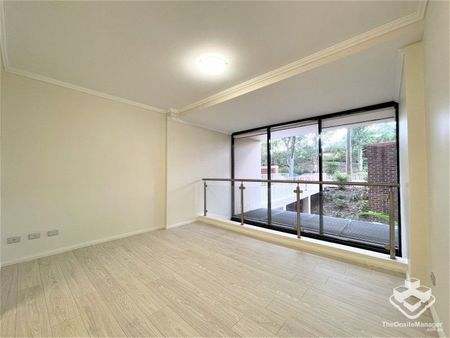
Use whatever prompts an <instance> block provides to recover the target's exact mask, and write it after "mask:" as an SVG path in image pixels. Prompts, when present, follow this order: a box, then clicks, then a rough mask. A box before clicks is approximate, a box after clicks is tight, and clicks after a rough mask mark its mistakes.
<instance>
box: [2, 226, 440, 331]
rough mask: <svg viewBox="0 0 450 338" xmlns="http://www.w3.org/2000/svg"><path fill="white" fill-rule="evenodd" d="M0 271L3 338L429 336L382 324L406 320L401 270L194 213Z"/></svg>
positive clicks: (412, 329)
mask: <svg viewBox="0 0 450 338" xmlns="http://www.w3.org/2000/svg"><path fill="white" fill-rule="evenodd" d="M0 275H1V276H0V277H1V321H0V324H1V327H0V329H1V330H0V332H1V336H2V337H14V336H17V337H19V336H20V337H51V336H54V337H87V336H90V337H124V336H127V337H144V336H146V337H150V336H153V337H156V336H158V337H160V336H166V337H199V336H204V337H206V336H209V337H218V336H224V337H272V336H290V337H293V336H294V337H300V336H308V337H310V336H346V337H361V336H383V337H390V336H393V337H394V336H395V337H399V336H400V337H419V336H420V337H422V336H437V334H436V332H427V331H426V330H425V329H420V328H387V327H383V322H395V321H398V322H407V321H408V320H407V319H406V318H405V317H404V316H403V315H402V314H401V313H400V312H398V310H397V309H395V308H394V307H393V306H392V305H391V304H390V303H389V300H388V298H389V296H390V295H391V294H392V288H393V287H395V286H398V285H400V284H402V283H403V279H402V278H401V277H400V276H398V275H393V274H388V273H385V272H383V271H378V270H372V269H369V268H366V267H362V266H356V265H352V264H349V263H347V262H342V261H338V260H334V259H332V258H328V257H321V256H317V255H313V254H309V253H305V252H301V251H298V250H295V249H291V248H286V247H282V246H278V245H275V244H271V243H267V242H263V241H260V240H257V239H253V238H250V237H246V236H243V235H240V234H236V233H233V232H229V231H226V230H224V229H219V228H215V227H212V226H209V225H205V224H201V223H192V224H189V225H185V226H181V227H178V228H174V229H170V230H159V231H155V232H149V233H146V234H141V235H136V236H132V237H128V238H124V239H120V240H116V241H111V242H107V243H102V244H98V245H94V246H90V247H86V248H82V249H78V250H74V251H71V252H66V253H63V254H60V255H55V256H51V257H46V258H41V259H38V260H34V261H31V262H26V263H22V264H17V265H12V266H8V267H4V268H2V269H1V271H0ZM421 320H422V321H427V322H429V321H431V316H430V313H429V312H428V313H426V314H425V315H424V316H423V317H421Z"/></svg>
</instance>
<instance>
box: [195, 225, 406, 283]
mask: <svg viewBox="0 0 450 338" xmlns="http://www.w3.org/2000/svg"><path fill="white" fill-rule="evenodd" d="M197 220H198V221H201V222H203V223H208V224H211V225H214V226H218V227H221V228H224V229H228V230H231V231H235V232H239V233H242V234H245V235H247V236H251V237H255V238H258V239H262V240H265V241H268V242H272V243H275V244H280V245H284V246H289V247H293V248H296V249H300V250H303V251H307V252H311V253H315V254H319V255H324V256H328V257H332V258H337V259H341V260H345V261H347V262H350V263H355V264H359V265H366V266H370V267H374V268H378V269H383V270H387V271H391V272H395V273H400V274H402V275H405V274H406V271H407V269H408V261H407V260H406V259H403V258H397V259H395V260H392V259H390V258H389V255H387V254H382V253H378V252H373V251H368V250H363V249H359V248H353V247H349V246H345V245H341V244H335V243H330V242H325V241H320V240H316V239H312V238H306V237H302V238H301V239H298V238H297V237H296V236H295V235H291V234H286V233H282V232H279V231H274V230H269V229H264V228H260V227H256V226H252V225H247V224H244V225H241V224H240V223H237V222H233V221H228V220H224V219H219V218H214V217H208V216H199V217H197Z"/></svg>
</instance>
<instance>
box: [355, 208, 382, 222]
mask: <svg viewBox="0 0 450 338" xmlns="http://www.w3.org/2000/svg"><path fill="white" fill-rule="evenodd" d="M358 216H359V217H374V218H376V219H378V220H379V221H380V222H384V223H389V215H387V214H384V213H382V212H376V211H365V212H360V213H359V214H358Z"/></svg>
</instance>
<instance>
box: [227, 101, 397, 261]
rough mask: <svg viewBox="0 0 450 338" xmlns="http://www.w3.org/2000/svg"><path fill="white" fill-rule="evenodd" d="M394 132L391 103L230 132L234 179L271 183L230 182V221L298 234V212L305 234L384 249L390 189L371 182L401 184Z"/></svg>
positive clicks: (393, 108) (394, 104)
mask: <svg viewBox="0 0 450 338" xmlns="http://www.w3.org/2000/svg"><path fill="white" fill-rule="evenodd" d="M397 133H398V132H397V104H396V103H394V102H389V103H385V104H380V105H376V106H371V107H363V108H361V109H355V110H352V111H349V112H340V113H336V114H330V115H326V116H320V117H317V118H311V119H308V120H301V121H296V122H291V123H283V124H278V125H274V126H267V127H263V128H260V129H255V130H252V131H245V132H238V133H235V134H233V136H232V141H233V178H235V179H258V180H271V182H244V187H245V189H244V190H242V189H240V188H241V187H240V182H234V183H233V187H232V209H233V211H232V219H233V220H239V221H240V220H242V218H243V219H244V222H246V223H249V224H254V225H258V226H262V227H266V228H271V229H275V230H280V231H284V232H288V233H296V232H297V224H298V223H297V221H298V219H297V211H298V207H299V208H300V224H301V231H302V235H304V236H310V237H314V238H320V239H324V240H327V241H333V242H337V243H343V244H348V245H351V246H357V247H363V248H367V249H372V250H375V251H380V252H386V249H385V247H386V245H387V244H388V243H389V221H390V215H389V204H388V201H387V199H386V197H387V196H388V195H389V192H390V191H391V189H393V188H389V187H386V186H374V185H377V184H378V185H379V184H397V183H398V182H399V172H398V144H397V138H398V136H397ZM277 180H283V181H285V180H293V181H303V182H305V181H307V182H310V183H308V184H306V183H301V184H299V185H298V184H297V183H290V184H288V183H280V182H277ZM314 182H323V183H320V184H319V183H317V184H314ZM331 182H336V183H334V184H331ZM339 183H340V184H339ZM297 186H298V187H299V190H300V191H301V193H300V199H299V200H300V203H298V204H297V196H296V194H295V193H294V191H295V190H296V188H297ZM395 189H396V190H395V201H394V203H395V213H394V217H393V218H394V224H395V242H396V246H397V254H400V252H401V251H400V249H401V248H400V245H401V240H400V232H401V231H400V214H399V212H398V210H399V194H398V189H397V188H395ZM242 192H243V193H244V196H245V197H244V199H243V203H242V199H241V196H242V195H241V194H242Z"/></svg>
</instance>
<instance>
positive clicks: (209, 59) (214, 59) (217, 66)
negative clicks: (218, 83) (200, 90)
mask: <svg viewBox="0 0 450 338" xmlns="http://www.w3.org/2000/svg"><path fill="white" fill-rule="evenodd" d="M227 65H228V62H227V60H225V58H224V57H223V56H221V55H218V54H207V55H203V56H201V57H200V58H198V60H197V67H198V68H199V69H200V70H201V71H202V72H203V73H205V74H208V75H220V74H222V73H223V72H224V71H225V68H226V67H227Z"/></svg>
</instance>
